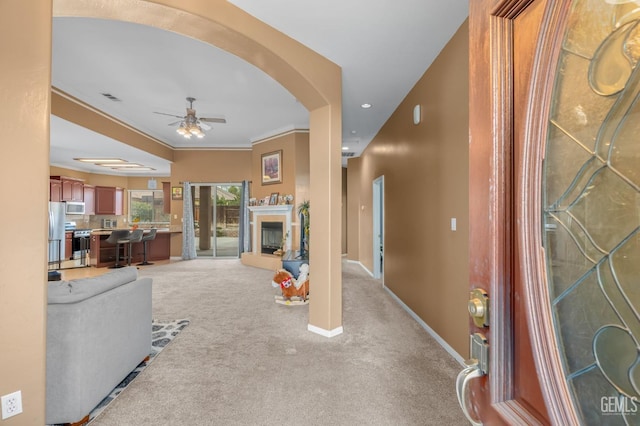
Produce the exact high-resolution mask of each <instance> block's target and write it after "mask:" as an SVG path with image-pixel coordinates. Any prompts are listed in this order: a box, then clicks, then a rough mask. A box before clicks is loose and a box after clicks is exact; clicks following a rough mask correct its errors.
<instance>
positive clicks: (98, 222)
mask: <svg viewBox="0 0 640 426" xmlns="http://www.w3.org/2000/svg"><path fill="white" fill-rule="evenodd" d="M65 221H67V222H75V223H76V228H77V229H103V228H104V229H111V228H126V227H128V226H129V224H128V222H127V217H126V216H124V215H118V216H107V215H82V216H79V215H67V216H66V217H65Z"/></svg>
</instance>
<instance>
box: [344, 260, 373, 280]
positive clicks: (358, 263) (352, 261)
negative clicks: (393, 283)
mask: <svg viewBox="0 0 640 426" xmlns="http://www.w3.org/2000/svg"><path fill="white" fill-rule="evenodd" d="M347 262H348V263H355V264H356V265H360V267H361V268H362V269H364V270H365V271H366V272H367V274H369V275H371V277H373V272H371V271H370V270H368V269H367V267H366V266H364V265H363V264H362V262H360V261H359V260H349V259H347Z"/></svg>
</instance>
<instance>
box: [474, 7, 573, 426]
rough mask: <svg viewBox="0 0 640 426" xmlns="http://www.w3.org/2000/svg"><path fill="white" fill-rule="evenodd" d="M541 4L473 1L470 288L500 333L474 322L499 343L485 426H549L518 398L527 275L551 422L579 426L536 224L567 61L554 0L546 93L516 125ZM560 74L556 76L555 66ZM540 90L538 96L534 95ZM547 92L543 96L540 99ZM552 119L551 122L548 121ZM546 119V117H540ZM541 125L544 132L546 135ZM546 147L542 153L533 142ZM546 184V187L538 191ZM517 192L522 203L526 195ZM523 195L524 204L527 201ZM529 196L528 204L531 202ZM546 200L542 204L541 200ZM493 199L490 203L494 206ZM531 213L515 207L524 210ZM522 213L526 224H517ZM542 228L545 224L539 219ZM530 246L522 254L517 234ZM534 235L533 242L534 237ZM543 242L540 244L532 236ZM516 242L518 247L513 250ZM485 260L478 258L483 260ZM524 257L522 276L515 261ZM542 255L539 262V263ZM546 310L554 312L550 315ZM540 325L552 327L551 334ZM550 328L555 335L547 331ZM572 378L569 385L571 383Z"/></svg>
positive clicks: (536, 355) (548, 21)
mask: <svg viewBox="0 0 640 426" xmlns="http://www.w3.org/2000/svg"><path fill="white" fill-rule="evenodd" d="M534 1H536V0H474V1H470V3H469V39H470V41H471V44H470V56H469V66H470V68H469V70H470V71H469V72H470V113H469V129H470V159H469V167H470V169H469V179H470V180H469V190H470V193H469V205H470V233H469V249H470V254H471V256H470V264H469V274H470V275H469V283H470V288H471V289H473V288H477V287H484V288H485V289H486V290H488V291H489V297H490V312H491V314H490V315H491V327H490V330H489V329H486V328H478V327H476V326H475V325H474V323H473V322H472V321H470V322H469V330H470V333H472V334H473V333H476V332H479V333H486V336H487V340H488V342H489V375H488V376H484V377H481V378H480V379H477V380H473V381H472V383H470V386H469V387H470V389H469V392H470V393H473V394H474V395H475V396H474V407H473V409H474V411H475V413H476V416H477V418H481V419H482V421H484V422H487V423H491V424H503V423H509V424H522V423H524V424H539V421H538V420H537V419H536V418H535V417H534V416H533V415H532V414H531V412H530V411H529V410H528V407H527V406H526V405H525V404H522V403H521V402H520V401H518V399H517V395H518V389H517V387H516V383H515V382H514V376H513V372H514V365H513V364H514V354H515V352H514V344H515V340H514V337H513V336H514V333H516V332H517V330H515V329H514V326H513V324H514V315H513V307H514V301H513V300H512V299H513V297H514V295H513V279H514V274H516V273H520V274H521V277H522V280H523V281H522V282H523V287H524V292H525V294H524V297H525V299H526V301H525V311H526V319H527V322H526V326H527V329H528V331H529V333H530V334H531V345H532V355H533V359H534V361H535V365H536V370H537V371H536V373H537V376H538V378H539V381H540V390H541V391H542V395H543V398H544V402H545V406H546V409H547V414H548V416H549V419H550V421H551V423H553V424H577V423H576V420H575V419H576V416H575V413H574V411H573V404H572V402H571V398H570V396H569V394H568V392H567V391H566V382H564V380H562V383H560V381H559V380H558V379H559V376H561V373H562V365H561V363H559V359H558V354H557V351H555V347H556V343H555V339H554V336H553V329H552V328H548V327H549V321H548V320H550V318H551V316H550V313H549V312H548V311H549V306H542V305H544V304H543V303H540V300H548V297H547V298H546V299H543V298H542V293H544V292H545V291H546V288H545V289H542V288H541V287H544V282H546V279H545V281H542V280H541V279H542V278H543V276H544V272H543V271H544V269H541V267H542V266H544V265H543V264H541V262H542V263H543V262H544V258H543V252H542V249H541V247H542V245H541V244H539V243H540V241H539V239H538V240H537V241H536V239H535V237H537V236H539V234H540V228H539V227H538V228H536V226H537V225H536V223H535V221H534V220H533V219H534V218H533V216H535V215H536V214H539V212H540V210H539V208H538V209H537V210H535V209H536V203H537V204H538V207H539V202H540V201H539V194H540V192H539V191H538V192H536V188H538V189H539V188H540V182H539V173H540V170H541V163H542V154H543V152H541V151H540V149H543V148H542V146H543V141H544V140H545V139H546V138H544V137H543V135H546V130H545V129H546V124H545V123H544V121H545V120H541V119H540V118H539V117H547V116H548V110H545V108H547V109H548V99H549V96H550V92H551V88H552V87H551V84H552V82H549V81H547V80H545V77H546V74H544V71H547V70H548V69H549V67H554V64H555V61H557V56H558V50H557V45H558V43H560V42H561V36H562V35H563V34H564V31H563V29H564V28H565V21H566V17H567V15H568V10H569V6H570V4H571V1H570V0H547V1H546V6H545V9H544V13H543V17H542V22H541V26H540V35H541V37H540V38H539V40H538V41H537V45H536V54H535V59H534V63H533V74H532V75H531V80H530V81H531V82H532V84H534V85H536V84H537V85H540V87H537V86H536V91H533V96H530V97H528V98H527V99H526V102H527V104H526V106H525V108H526V109H527V110H528V111H531V112H530V113H529V114H527V117H528V120H527V121H526V123H524V124H523V127H524V129H516V128H515V127H514V121H513V118H514V102H516V101H518V102H523V100H516V99H515V98H514V83H513V79H512V74H513V72H514V67H513V65H514V64H513V58H514V40H513V37H514V20H515V19H516V18H517V17H518V16H519V15H520V14H521V13H522V12H523V11H524V10H525V9H526V8H527V7H529V6H530V5H532V4H533V3H534ZM552 69H555V67H554V68H552ZM531 87H533V86H530V87H529V88H530V89H531ZM538 90H544V92H543V94H542V95H541V94H540V93H537V91H538ZM545 113H546V114H547V115H545ZM535 118H537V119H535ZM536 126H537V127H536ZM515 132H523V133H524V139H525V149H524V152H525V156H524V158H522V159H520V160H521V161H522V163H521V165H522V166H524V173H517V170H514V169H513V167H512V164H513V161H515V160H516V159H514V151H513V146H512V143H513V140H514V134H515ZM533 143H537V147H533V146H532V144H533ZM536 179H538V181H537V183H536V186H534V187H533V188H531V187H528V186H527V185H531V184H532V183H533V182H535V181H536ZM516 194H517V195H516ZM518 197H520V198H518ZM524 197H526V200H525V199H523V198H524ZM536 200H537V201H536ZM487 201H488V202H487ZM516 202H517V203H522V208H520V209H519V212H518V211H517V210H518V209H515V210H514V209H513V208H512V206H514V205H515V203H516ZM516 214H519V216H516ZM537 221H538V224H539V223H540V218H539V217H538V218H537ZM516 234H517V235H519V239H520V241H522V242H523V243H522V244H520V245H519V246H518V247H515V246H513V238H514V237H513V236H514V235H516ZM525 234H526V235H525ZM531 236H534V238H531ZM510 241H511V243H509V242H510ZM474 253H475V255H474ZM516 255H519V256H520V258H519V262H520V265H521V269H519V270H518V271H516V270H515V269H514V267H515V266H516V265H518V263H516V259H515V257H514V256H516ZM532 257H533V258H532ZM545 310H546V312H545ZM540 320H543V321H544V326H542V327H541V324H540ZM542 328H545V330H541V329H542ZM562 379H563V378H562Z"/></svg>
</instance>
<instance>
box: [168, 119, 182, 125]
mask: <svg viewBox="0 0 640 426" xmlns="http://www.w3.org/2000/svg"><path fill="white" fill-rule="evenodd" d="M180 123H182V120H178V121H174V122H173V123H169V124H167V126H175V125H176V124H180Z"/></svg>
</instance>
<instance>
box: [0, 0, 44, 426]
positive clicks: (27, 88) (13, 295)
mask: <svg viewBox="0 0 640 426" xmlns="http://www.w3.org/2000/svg"><path fill="white" fill-rule="evenodd" d="M0 62H1V63H2V64H3V65H2V68H1V70H0V87H1V88H2V90H1V91H0V117H2V119H1V120H2V135H1V136H0V144H1V149H2V151H3V152H4V153H5V156H4V158H5V161H4V162H3V165H2V167H0V178H1V180H2V182H3V191H2V203H3V204H2V206H3V208H2V209H0V235H2V240H0V241H1V242H0V259H1V262H0V277H1V278H0V324H1V325H0V342H1V343H0V395H6V394H8V393H11V392H15V391H18V390H20V391H22V408H23V414H19V415H17V416H15V417H12V418H9V419H7V420H4V421H2V420H0V423H2V424H3V425H6V426H11V425H42V424H44V400H45V386H44V383H45V356H44V354H45V337H46V309H45V307H46V287H45V285H44V283H45V282H46V280H47V278H46V276H47V266H46V265H47V262H46V259H47V237H46V235H47V227H48V225H47V218H48V213H47V203H46V200H47V194H48V192H49V115H50V109H49V102H50V84H51V81H50V69H51V1H50V0H42V1H19V0H12V1H2V2H0ZM17 206H22V207H20V208H17Z"/></svg>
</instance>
